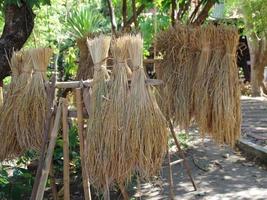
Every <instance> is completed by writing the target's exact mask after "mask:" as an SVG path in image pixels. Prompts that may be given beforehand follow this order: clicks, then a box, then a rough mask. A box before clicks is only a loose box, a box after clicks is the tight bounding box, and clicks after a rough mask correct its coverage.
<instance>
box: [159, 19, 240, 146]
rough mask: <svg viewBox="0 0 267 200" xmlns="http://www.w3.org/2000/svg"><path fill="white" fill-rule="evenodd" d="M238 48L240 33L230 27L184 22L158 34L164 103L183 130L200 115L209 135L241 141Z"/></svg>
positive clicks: (204, 131)
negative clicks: (184, 24) (195, 24)
mask: <svg viewBox="0 0 267 200" xmlns="http://www.w3.org/2000/svg"><path fill="white" fill-rule="evenodd" d="M186 38H187V39H186ZM237 44H238V33H237V31H236V30H235V29H234V28H231V27H230V28H229V27H227V26H214V25H204V26H202V27H190V26H182V25H179V24H178V25H176V26H175V27H171V28H169V29H168V30H167V31H165V32H161V33H159V34H158V36H157V37H156V45H157V47H158V50H159V51H160V52H161V53H162V54H163V58H164V60H163V61H162V62H161V63H160V64H159V65H160V66H159V68H157V69H156V72H157V76H158V78H159V79H162V80H164V82H165V84H164V85H163V87H162V88H161V90H160V94H161V97H160V98H158V101H159V103H160V105H161V107H162V108H163V109H164V113H165V114H168V115H169V116H170V117H171V118H173V120H174V122H176V124H178V125H179V126H180V128H187V127H188V126H189V125H190V120H191V119H192V118H193V117H195V121H196V122H197V124H198V126H199V129H200V133H201V135H202V136H203V137H204V136H206V135H210V136H212V138H213V139H214V140H215V141H216V142H218V143H227V144H230V145H233V144H234V143H235V141H236V140H237V138H238V137H239V135H240V123H241V114H240V88H239V84H238V73H237V70H238V68H237V67H236V54H235V53H236V48H237ZM187 48H188V49H187ZM190 93H191V94H190Z"/></svg>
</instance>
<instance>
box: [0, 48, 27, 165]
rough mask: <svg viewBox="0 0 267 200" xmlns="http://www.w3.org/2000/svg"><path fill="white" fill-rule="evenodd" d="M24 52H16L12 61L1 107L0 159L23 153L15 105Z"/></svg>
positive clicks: (17, 100)
mask: <svg viewBox="0 0 267 200" xmlns="http://www.w3.org/2000/svg"><path fill="white" fill-rule="evenodd" d="M23 62H24V58H23V53H22V52H14V53H13V55H12V58H11V61H10V68H11V71H12V78H11V83H10V85H9V86H8V88H7V92H6V95H5V99H4V102H3V106H2V107H1V108H0V119H1V120H0V138H1V140H0V146H1V148H0V160H1V161H2V160H5V159H12V158H14V157H15V156H18V155H20V154H21V153H23V151H24V149H21V148H20V146H19V144H18V142H17V139H16V128H15V125H16V121H15V120H14V112H16V111H15V105H16V104H18V102H19V99H18V93H17V91H18V90H17V87H18V85H17V79H18V77H19V76H20V74H21V70H22V69H21V68H22V66H23V65H24V63H23Z"/></svg>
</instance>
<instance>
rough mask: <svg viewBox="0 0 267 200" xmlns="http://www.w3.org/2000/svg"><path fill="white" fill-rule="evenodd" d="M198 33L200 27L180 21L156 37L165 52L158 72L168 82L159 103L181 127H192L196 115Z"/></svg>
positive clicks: (159, 76) (158, 45) (159, 48)
mask: <svg viewBox="0 0 267 200" xmlns="http://www.w3.org/2000/svg"><path fill="white" fill-rule="evenodd" d="M198 33H199V31H198V28H196V29H194V28H192V27H190V26H185V25H181V24H177V25H176V26H175V27H170V28H169V29H168V30H167V31H165V32H161V33H159V34H158V36H157V38H156V46H157V48H158V50H159V51H160V52H161V53H163V61H162V62H161V63H159V66H158V67H157V68H156V74H157V77H158V78H159V79H161V80H163V81H164V83H165V84H164V85H163V86H162V88H161V90H160V94H161V98H162V99H161V100H162V101H159V104H160V107H161V108H162V109H163V111H164V113H165V115H168V116H169V117H170V118H172V119H173V121H174V122H175V124H178V125H179V126H180V128H182V129H187V128H188V127H189V125H190V121H191V119H192V115H193V111H192V110H193V108H192V107H193V105H192V101H191V94H192V89H193V81H194V77H195V71H196V70H195V68H196V67H195V66H196V61H197V60H198V51H197V40H198V38H197V37H198Z"/></svg>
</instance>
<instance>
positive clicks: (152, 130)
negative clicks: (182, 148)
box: [125, 35, 168, 178]
mask: <svg viewBox="0 0 267 200" xmlns="http://www.w3.org/2000/svg"><path fill="white" fill-rule="evenodd" d="M142 48H143V40H142V38H141V36H140V35H136V36H132V37H131V40H130V41H129V44H128V51H129V56H130V59H131V61H132V65H133V74H132V81H131V89H130V93H129V96H128V101H127V118H126V119H127V122H126V125H127V129H126V133H127V138H126V142H127V143H128V144H129V145H127V144H126V146H125V148H126V152H125V157H128V158H129V160H128V161H127V162H131V165H133V167H132V168H133V169H134V170H136V171H138V172H139V174H140V175H141V176H142V177H144V178H149V177H151V176H152V175H156V174H157V173H158V172H159V170H160V168H161V165H162V161H163V158H164V155H165V153H166V146H167V137H168V131H167V128H166V120H165V118H164V116H163V114H162V113H161V111H160V109H159V107H158V105H157V102H156V98H155V95H154V94H153V91H152V90H153V89H152V88H151V87H150V86H146V84H145V79H146V74H145V71H144V68H143V59H142Z"/></svg>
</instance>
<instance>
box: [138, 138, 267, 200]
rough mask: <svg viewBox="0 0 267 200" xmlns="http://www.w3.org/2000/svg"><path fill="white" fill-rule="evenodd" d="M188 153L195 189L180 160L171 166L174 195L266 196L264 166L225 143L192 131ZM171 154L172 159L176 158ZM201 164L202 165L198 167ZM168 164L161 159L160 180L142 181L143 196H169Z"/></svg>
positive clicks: (213, 198)
mask: <svg viewBox="0 0 267 200" xmlns="http://www.w3.org/2000/svg"><path fill="white" fill-rule="evenodd" d="M191 136H192V137H193V140H192V141H194V142H192V143H191V144H190V148H189V150H188V151H187V156H188V159H189V162H190V166H191V169H192V173H193V176H194V178H195V182H196V184H197V186H198V191H197V192H195V191H194V190H193V187H192V185H191V183H190V181H189V180H188V178H187V176H186V174H185V172H184V170H183V168H182V167H181V165H180V164H178V165H175V166H174V167H173V179H174V184H175V185H174V186H175V187H174V193H175V199H177V200H178V199H179V200H189V199H190V200H191V199H205V200H217V199H218V200H221V199H223V200H224V199H225V200H227V199H229V200H232V199H233V200H246V199H248V200H265V199H267V170H266V167H264V166H258V165H256V164H255V163H254V162H252V161H248V160H246V158H245V157H244V156H242V155H240V153H239V152H237V151H236V152H235V151H233V150H231V149H229V148H227V147H219V146H217V145H215V144H214V143H213V142H211V141H210V140H209V139H205V140H204V141H202V140H201V139H199V137H198V136H197V134H193V133H191ZM177 159H178V158H177V157H176V154H175V153H174V154H172V160H177ZM200 168H201V169H200ZM168 170H169V168H168V165H167V163H164V166H163V172H162V181H157V182H156V183H155V185H154V186H153V185H152V184H142V190H141V191H142V198H141V199H143V200H159V199H169V196H168V195H169V187H168V177H169V174H168Z"/></svg>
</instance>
